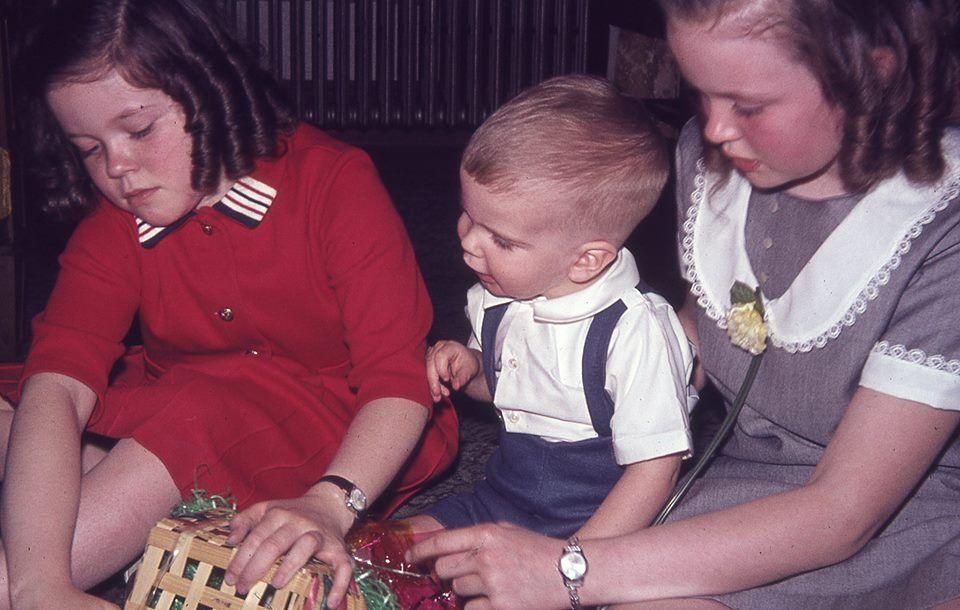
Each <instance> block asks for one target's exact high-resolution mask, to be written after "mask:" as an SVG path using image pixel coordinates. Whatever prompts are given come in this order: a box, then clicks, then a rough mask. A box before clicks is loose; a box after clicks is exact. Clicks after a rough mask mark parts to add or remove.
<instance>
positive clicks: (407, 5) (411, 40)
mask: <svg viewBox="0 0 960 610" xmlns="http://www.w3.org/2000/svg"><path fill="white" fill-rule="evenodd" d="M416 27H417V2H416V0H401V1H400V31H401V36H400V45H401V48H400V111H401V125H412V124H413V113H414V87H415V86H416V82H415V78H414V77H415V75H416V65H415V62H416V56H417V47H416V43H417V39H416Z"/></svg>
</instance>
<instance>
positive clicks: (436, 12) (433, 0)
mask: <svg viewBox="0 0 960 610" xmlns="http://www.w3.org/2000/svg"><path fill="white" fill-rule="evenodd" d="M423 25H424V27H423V29H422V36H423V38H421V40H422V42H421V47H426V50H427V57H426V61H425V62H423V64H424V67H425V70H424V73H423V74H421V75H420V76H421V78H422V79H424V81H425V82H424V83H423V86H422V87H420V91H421V92H423V96H424V97H425V98H426V99H425V100H424V101H423V102H422V103H421V105H422V107H423V123H424V124H425V125H429V126H430V127H434V126H436V125H438V124H439V118H440V117H438V116H437V97H438V95H437V92H438V91H439V87H438V85H439V83H438V82H437V81H438V80H439V78H440V68H439V59H438V56H439V45H440V43H441V37H440V7H439V6H438V0H427V14H426V15H425V18H424V20H423Z"/></svg>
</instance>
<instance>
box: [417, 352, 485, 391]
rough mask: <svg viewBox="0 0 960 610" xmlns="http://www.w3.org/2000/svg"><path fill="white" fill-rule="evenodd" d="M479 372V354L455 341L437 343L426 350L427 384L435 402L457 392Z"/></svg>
mask: <svg viewBox="0 0 960 610" xmlns="http://www.w3.org/2000/svg"><path fill="white" fill-rule="evenodd" d="M479 372H480V356H479V352H477V351H476V350H472V349H470V348H468V347H467V346H465V345H463V344H462V343H458V342H456V341H437V342H436V343H434V344H433V345H432V346H431V347H430V349H428V350H427V383H428V384H429V386H430V394H431V396H432V397H433V400H434V401H435V402H436V401H438V400H440V399H441V398H442V397H444V396H449V395H450V388H453V389H454V390H459V389H461V388H463V387H464V386H465V385H467V384H468V383H470V381H471V380H473V378H474V377H476V376H477V373H479Z"/></svg>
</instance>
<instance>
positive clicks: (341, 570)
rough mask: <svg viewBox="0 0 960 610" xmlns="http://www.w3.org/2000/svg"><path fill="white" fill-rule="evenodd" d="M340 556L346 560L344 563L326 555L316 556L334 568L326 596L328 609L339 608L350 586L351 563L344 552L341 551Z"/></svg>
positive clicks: (351, 576)
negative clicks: (331, 581)
mask: <svg viewBox="0 0 960 610" xmlns="http://www.w3.org/2000/svg"><path fill="white" fill-rule="evenodd" d="M341 550H342V547H341ZM342 555H343V557H345V558H346V561H339V560H337V559H335V558H334V557H333V556H329V555H326V554H322V555H318V559H320V560H321V561H324V562H326V563H327V564H329V565H332V566H333V567H334V572H333V585H331V586H330V592H329V594H328V595H327V607H328V608H339V607H340V602H341V601H343V598H344V596H345V595H346V594H347V587H349V586H350V582H351V581H352V579H353V562H352V561H351V560H350V558H349V556H347V553H346V551H345V550H343V553H342Z"/></svg>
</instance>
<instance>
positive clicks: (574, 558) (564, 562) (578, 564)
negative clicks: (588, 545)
mask: <svg viewBox="0 0 960 610" xmlns="http://www.w3.org/2000/svg"><path fill="white" fill-rule="evenodd" d="M560 573H561V574H563V575H564V576H565V577H566V578H568V579H570V580H579V579H581V578H583V576H584V574H586V573H587V560H586V558H585V557H584V556H583V553H577V552H574V551H567V552H566V553H564V554H563V556H561V557H560Z"/></svg>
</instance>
